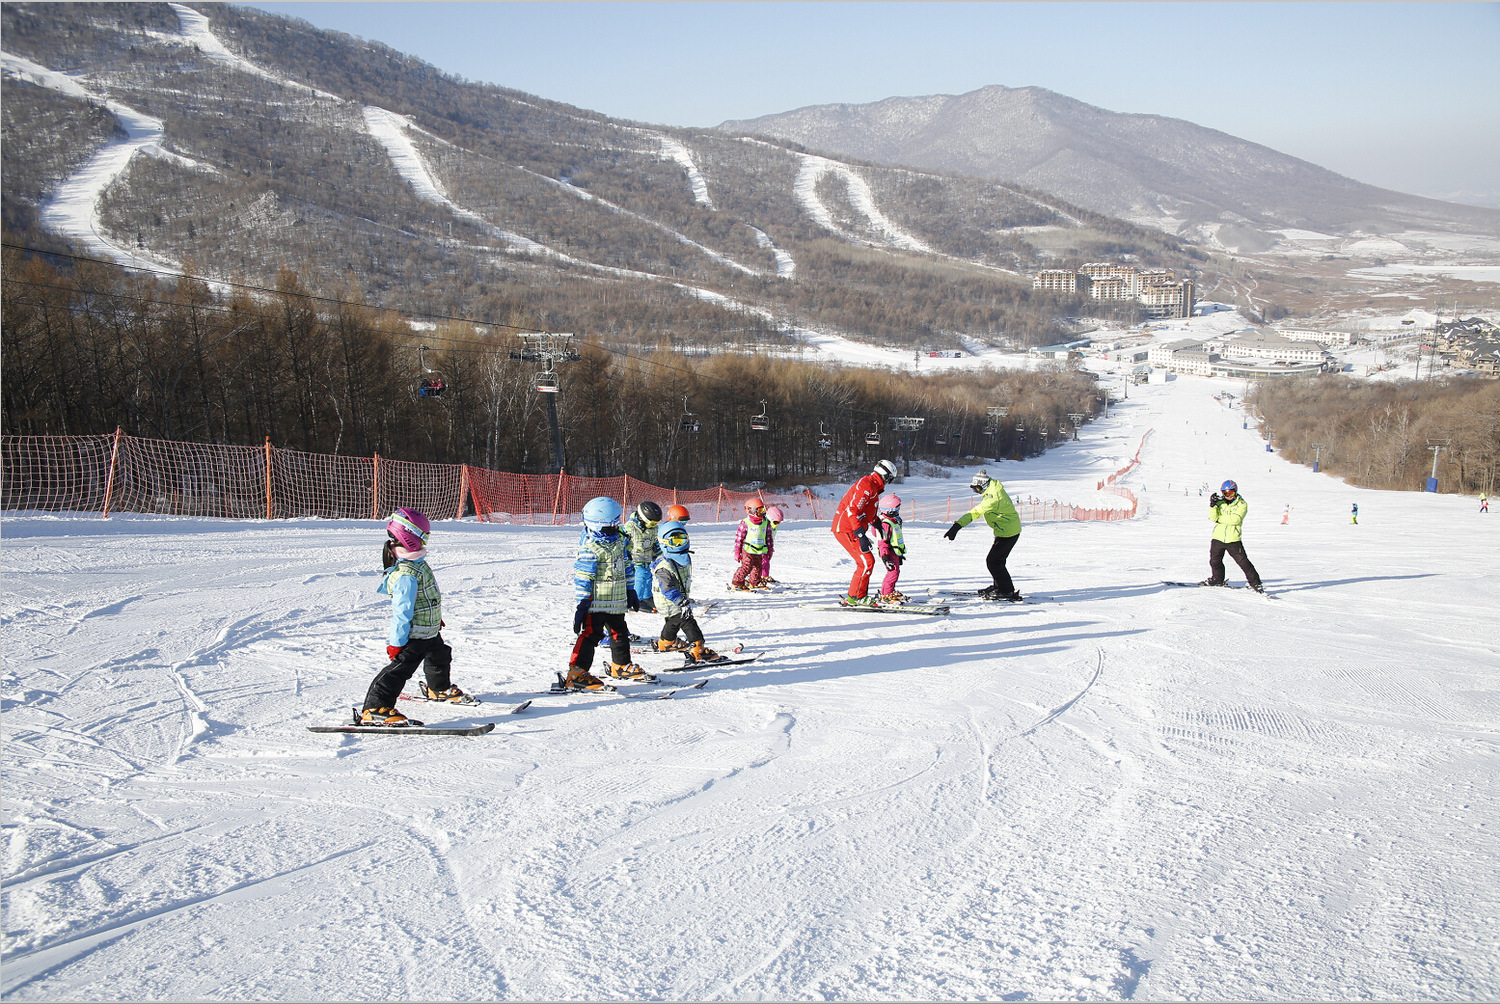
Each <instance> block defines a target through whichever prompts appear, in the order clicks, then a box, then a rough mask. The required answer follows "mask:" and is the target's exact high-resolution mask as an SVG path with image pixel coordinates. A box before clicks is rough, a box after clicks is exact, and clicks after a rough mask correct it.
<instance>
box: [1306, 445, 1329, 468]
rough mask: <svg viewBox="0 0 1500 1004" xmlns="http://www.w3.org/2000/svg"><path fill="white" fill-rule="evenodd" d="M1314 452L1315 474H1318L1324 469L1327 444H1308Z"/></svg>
mask: <svg viewBox="0 0 1500 1004" xmlns="http://www.w3.org/2000/svg"><path fill="white" fill-rule="evenodd" d="M1307 445H1308V446H1311V447H1312V451H1313V473H1314V474H1316V473H1318V472H1319V471H1320V470H1322V469H1323V464H1322V461H1323V451H1324V450H1326V449H1328V444H1327V443H1308V444H1307Z"/></svg>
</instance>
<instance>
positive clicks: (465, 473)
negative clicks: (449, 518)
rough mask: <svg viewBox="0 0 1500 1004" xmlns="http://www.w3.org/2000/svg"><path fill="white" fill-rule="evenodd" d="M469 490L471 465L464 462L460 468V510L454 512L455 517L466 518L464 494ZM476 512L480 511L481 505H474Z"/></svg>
mask: <svg viewBox="0 0 1500 1004" xmlns="http://www.w3.org/2000/svg"><path fill="white" fill-rule="evenodd" d="M468 492H469V465H468V464H464V465H462V466H461V467H460V468H459V470H458V511H457V512H455V513H454V514H453V518H454V519H463V518H464V496H466V495H467V494H468ZM474 512H475V513H476V514H477V513H478V512H479V507H478V506H475V507H474Z"/></svg>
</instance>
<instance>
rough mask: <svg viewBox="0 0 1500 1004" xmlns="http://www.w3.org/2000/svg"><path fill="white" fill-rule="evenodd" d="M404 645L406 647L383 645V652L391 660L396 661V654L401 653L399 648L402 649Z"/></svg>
mask: <svg viewBox="0 0 1500 1004" xmlns="http://www.w3.org/2000/svg"><path fill="white" fill-rule="evenodd" d="M405 647H406V646H405V645H387V646H386V647H385V654H386V655H388V656H389V657H390V660H391V661H392V662H395V661H396V656H398V655H400V654H401V650H402V649H404V648H405Z"/></svg>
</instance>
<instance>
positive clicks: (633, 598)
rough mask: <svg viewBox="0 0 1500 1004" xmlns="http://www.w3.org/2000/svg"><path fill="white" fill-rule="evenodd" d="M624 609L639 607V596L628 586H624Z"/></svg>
mask: <svg viewBox="0 0 1500 1004" xmlns="http://www.w3.org/2000/svg"><path fill="white" fill-rule="evenodd" d="M625 609H626V610H632V611H639V610H640V609H641V598H640V597H639V596H637V595H636V594H635V590H634V589H631V588H630V587H629V586H626V587H625Z"/></svg>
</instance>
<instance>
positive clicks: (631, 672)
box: [607, 662, 656, 683]
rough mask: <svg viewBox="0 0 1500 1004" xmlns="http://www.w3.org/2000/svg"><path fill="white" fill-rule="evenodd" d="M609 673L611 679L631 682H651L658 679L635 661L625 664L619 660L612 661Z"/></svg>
mask: <svg viewBox="0 0 1500 1004" xmlns="http://www.w3.org/2000/svg"><path fill="white" fill-rule="evenodd" d="M607 673H608V675H609V678H610V679H611V680H629V681H630V682H631V683H651V682H653V681H655V679H656V677H654V676H652V675H651V674H650V673H648V672H646V671H645V670H644V669H642V668H641V667H639V666H637V665H636V664H635V663H633V662H629V663H626V664H625V665H623V666H622V665H620V664H619V663H617V662H611V663H610V664H609V669H608V670H607Z"/></svg>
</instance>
